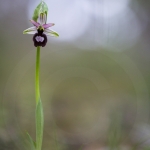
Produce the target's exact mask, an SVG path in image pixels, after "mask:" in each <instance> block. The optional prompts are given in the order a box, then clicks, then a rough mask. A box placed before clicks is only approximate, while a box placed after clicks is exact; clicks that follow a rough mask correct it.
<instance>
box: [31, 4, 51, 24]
mask: <svg viewBox="0 0 150 150" xmlns="http://www.w3.org/2000/svg"><path fill="white" fill-rule="evenodd" d="M40 13H45V14H46V16H47V13H48V6H47V4H46V3H45V2H44V1H42V2H41V3H40V4H39V5H38V6H37V7H36V8H35V10H34V13H33V16H32V19H33V20H34V21H37V20H38V17H39V15H40Z"/></svg>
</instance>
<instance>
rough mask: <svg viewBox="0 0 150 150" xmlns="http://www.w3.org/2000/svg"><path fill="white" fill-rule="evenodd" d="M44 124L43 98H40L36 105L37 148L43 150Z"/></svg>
mask: <svg viewBox="0 0 150 150" xmlns="http://www.w3.org/2000/svg"><path fill="white" fill-rule="evenodd" d="M43 126H44V117H43V107H42V102H41V99H39V101H38V104H37V106H36V150H41V147H42V139H43Z"/></svg>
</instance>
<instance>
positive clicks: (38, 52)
mask: <svg viewBox="0 0 150 150" xmlns="http://www.w3.org/2000/svg"><path fill="white" fill-rule="evenodd" d="M39 74H40V46H38V47H37V52H36V72H35V96H36V104H38V101H39V99H40V82H39V76H40V75H39Z"/></svg>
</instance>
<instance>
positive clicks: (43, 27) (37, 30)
mask: <svg viewBox="0 0 150 150" xmlns="http://www.w3.org/2000/svg"><path fill="white" fill-rule="evenodd" d="M38 20H39V22H36V21H34V20H30V21H31V23H32V24H33V25H34V26H33V27H30V28H28V29H26V30H24V31H23V34H34V36H33V42H34V46H35V47H37V46H42V47H44V46H45V45H46V43H47V35H50V36H55V37H58V36H59V35H58V33H57V32H55V31H53V30H52V29H48V28H49V27H52V26H54V25H55V24H54V23H46V20H47V16H46V14H45V13H40V15H39V19H38Z"/></svg>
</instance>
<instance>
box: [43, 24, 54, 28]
mask: <svg viewBox="0 0 150 150" xmlns="http://www.w3.org/2000/svg"><path fill="white" fill-rule="evenodd" d="M54 25H55V24H54V23H48V24H43V28H44V29H47V28H49V27H52V26H54Z"/></svg>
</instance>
